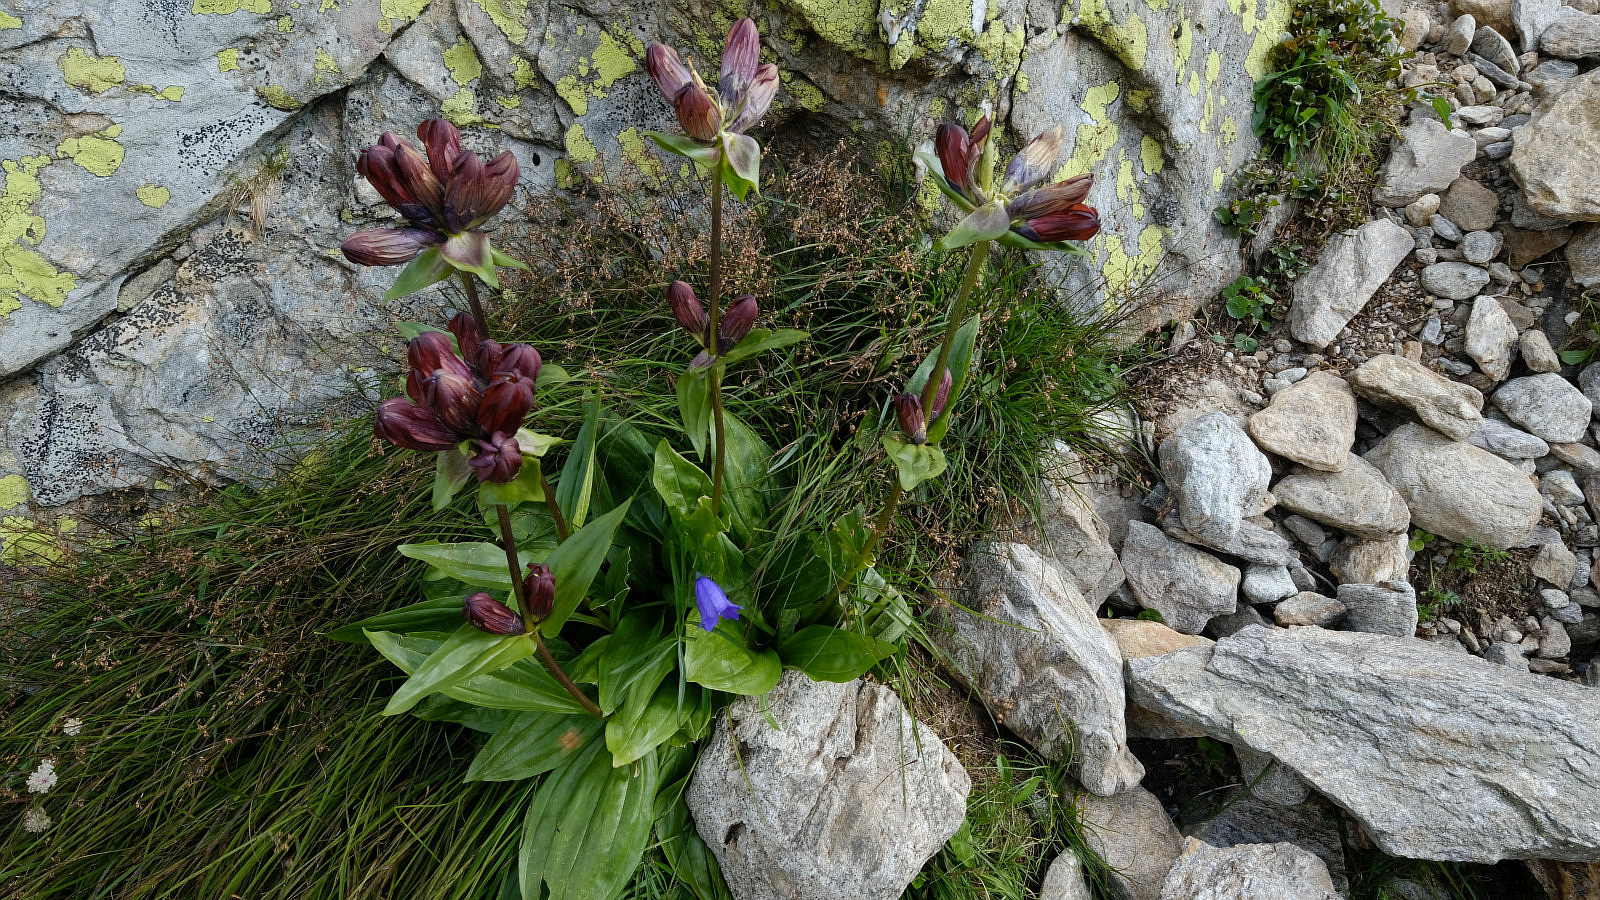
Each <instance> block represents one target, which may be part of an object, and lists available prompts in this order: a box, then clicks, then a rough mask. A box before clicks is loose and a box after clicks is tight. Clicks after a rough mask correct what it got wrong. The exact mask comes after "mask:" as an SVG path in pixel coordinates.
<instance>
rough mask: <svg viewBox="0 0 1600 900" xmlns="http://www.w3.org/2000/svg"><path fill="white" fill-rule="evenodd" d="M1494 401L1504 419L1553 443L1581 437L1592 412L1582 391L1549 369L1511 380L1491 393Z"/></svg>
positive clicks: (1572, 440) (1586, 428)
mask: <svg viewBox="0 0 1600 900" xmlns="http://www.w3.org/2000/svg"><path fill="white" fill-rule="evenodd" d="M1493 402H1494V405H1495V406H1497V407H1499V408H1500V411H1501V412H1504V413H1505V414H1506V418H1508V419H1510V420H1511V421H1513V422H1515V423H1517V424H1518V425H1521V426H1522V427H1523V428H1526V429H1527V430H1528V431H1529V433H1531V434H1533V435H1536V436H1537V437H1539V438H1540V439H1541V440H1544V441H1547V442H1549V443H1552V444H1565V443H1571V442H1575V441H1578V440H1580V439H1582V438H1583V436H1584V434H1585V433H1586V432H1587V431H1588V430H1589V417H1590V414H1591V413H1592V412H1593V411H1594V405H1593V404H1592V403H1590V402H1589V398H1588V397H1585V396H1584V395H1583V392H1582V391H1580V390H1578V388H1577V387H1575V386H1574V385H1573V384H1572V382H1570V381H1568V380H1566V379H1565V378H1562V377H1561V376H1560V375H1557V374H1554V373H1551V372H1545V373H1542V374H1539V375H1526V376H1523V377H1522V378H1513V379H1511V380H1510V381H1508V382H1506V383H1505V384H1504V385H1502V386H1501V387H1500V389H1499V390H1498V391H1495V392H1494V397H1493Z"/></svg>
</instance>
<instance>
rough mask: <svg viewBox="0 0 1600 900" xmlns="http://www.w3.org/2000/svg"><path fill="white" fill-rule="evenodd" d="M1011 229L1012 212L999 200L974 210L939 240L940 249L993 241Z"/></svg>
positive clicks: (952, 248) (951, 248)
mask: <svg viewBox="0 0 1600 900" xmlns="http://www.w3.org/2000/svg"><path fill="white" fill-rule="evenodd" d="M1010 230H1011V213H1009V212H1007V211H1006V205H1005V204H1004V203H1002V202H1001V201H999V200H996V201H994V202H992V203H987V204H985V205H983V206H980V207H978V208H977V209H975V210H973V211H972V213H971V214H969V215H968V216H967V217H966V218H965V219H962V220H961V221H960V223H958V224H957V225H956V227H955V228H952V229H950V233H949V234H947V235H945V236H944V240H942V241H940V242H939V249H940V250H954V249H956V248H957V247H965V246H967V245H968V244H976V243H977V242H979V241H992V240H995V239H996V238H999V237H1002V236H1004V235H1005V233H1006V232H1008V231H1010Z"/></svg>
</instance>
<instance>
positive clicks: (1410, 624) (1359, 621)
mask: <svg viewBox="0 0 1600 900" xmlns="http://www.w3.org/2000/svg"><path fill="white" fill-rule="evenodd" d="M1339 602H1340V603H1343V604H1344V605H1345V608H1346V609H1348V610H1349V612H1347V613H1346V614H1345V617H1344V625H1343V628H1344V630H1345V631H1365V632H1368V633H1370V634H1392V635H1395V636H1396V637H1411V636H1412V635H1414V634H1416V632H1417V592H1416V591H1414V590H1412V589H1411V585H1409V584H1407V583H1405V582H1403V581H1387V582H1384V583H1382V584H1341V585H1339Z"/></svg>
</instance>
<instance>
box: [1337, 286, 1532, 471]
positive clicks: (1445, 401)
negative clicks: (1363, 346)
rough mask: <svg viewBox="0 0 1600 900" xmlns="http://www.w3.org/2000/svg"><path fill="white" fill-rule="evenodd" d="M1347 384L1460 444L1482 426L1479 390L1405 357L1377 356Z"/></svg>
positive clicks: (1362, 366) (1351, 375) (1377, 402)
mask: <svg viewBox="0 0 1600 900" xmlns="http://www.w3.org/2000/svg"><path fill="white" fill-rule="evenodd" d="M1502 314H1503V313H1502ZM1347 380H1348V383H1349V385H1350V387H1351V389H1352V390H1354V391H1355V392H1356V393H1357V394H1360V395H1361V396H1363V397H1365V398H1367V399H1368V400H1371V401H1372V402H1373V403H1376V404H1377V405H1379V406H1382V407H1386V408H1388V409H1404V410H1408V411H1410V412H1411V413H1412V414H1413V415H1415V416H1416V417H1417V418H1418V419H1421V420H1422V422H1423V424H1424V425H1427V426H1428V427H1430V428H1432V429H1433V430H1435V431H1438V432H1440V433H1441V434H1445V435H1448V436H1450V437H1452V438H1455V439H1456V440H1458V441H1463V440H1466V439H1467V438H1468V437H1469V436H1471V435H1472V434H1473V433H1475V432H1476V431H1477V430H1478V429H1479V428H1481V427H1482V426H1483V394H1481V393H1479V392H1478V389H1477V388H1474V387H1472V386H1471V385H1467V384H1462V383H1461V382H1459V381H1451V380H1450V379H1448V378H1446V377H1444V376H1443V375H1440V374H1439V373H1438V372H1435V371H1433V370H1432V369H1429V368H1428V367H1426V366H1424V365H1423V364H1421V363H1419V362H1414V361H1412V360H1409V359H1406V358H1405V357H1404V356H1398V355H1395V354H1393V353H1385V354H1383V355H1382V356H1374V357H1372V358H1371V359H1369V360H1367V361H1366V362H1364V363H1362V364H1361V365H1360V366H1357V367H1356V369H1355V371H1353V372H1351V373H1350V375H1349V377H1348V379H1347Z"/></svg>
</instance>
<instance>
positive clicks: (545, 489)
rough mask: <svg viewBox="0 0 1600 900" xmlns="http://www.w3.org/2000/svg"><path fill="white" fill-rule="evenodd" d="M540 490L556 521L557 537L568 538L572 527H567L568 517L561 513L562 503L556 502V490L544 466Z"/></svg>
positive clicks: (541, 470) (541, 472) (540, 476)
mask: <svg viewBox="0 0 1600 900" xmlns="http://www.w3.org/2000/svg"><path fill="white" fill-rule="evenodd" d="M539 490H540V492H541V493H543V494H544V505H545V506H546V507H547V508H548V509H549V510H550V518H552V519H554V520H555V522H556V537H557V538H559V539H561V540H563V541H564V540H566V539H567V536H568V535H570V534H571V533H572V529H570V528H568V527H567V517H566V516H563V515H562V514H561V504H559V503H557V502H556V492H555V489H554V488H552V487H551V486H550V479H548V478H545V477H544V466H540V467H539Z"/></svg>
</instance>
